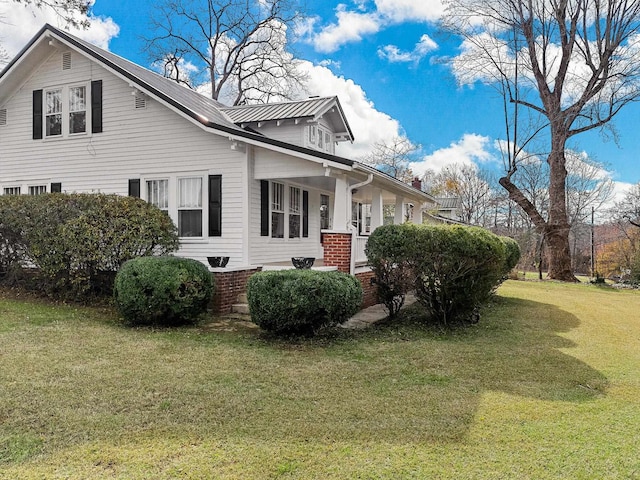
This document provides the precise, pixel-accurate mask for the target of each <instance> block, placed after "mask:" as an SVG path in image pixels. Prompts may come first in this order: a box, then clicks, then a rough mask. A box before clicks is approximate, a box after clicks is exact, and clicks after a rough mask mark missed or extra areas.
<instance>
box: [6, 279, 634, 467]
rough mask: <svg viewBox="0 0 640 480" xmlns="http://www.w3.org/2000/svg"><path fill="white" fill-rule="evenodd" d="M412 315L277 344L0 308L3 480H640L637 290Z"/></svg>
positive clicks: (524, 294)
mask: <svg viewBox="0 0 640 480" xmlns="http://www.w3.org/2000/svg"><path fill="white" fill-rule="evenodd" d="M417 316H418V314H417V313H416V311H415V310H411V309H409V310H407V311H406V312H405V314H404V317H403V319H402V321H401V322H398V323H395V324H384V323H383V324H379V325H376V326H374V327H372V328H370V329H369V330H367V331H344V332H339V333H337V334H334V335H325V336H322V337H321V338H319V339H315V340H300V341H297V342H294V343H286V342H283V341H277V340H274V339H271V338H269V337H267V336H265V335H263V334H261V333H260V332H259V331H258V330H257V329H255V328H252V327H251V326H250V325H247V324H243V323H238V322H230V321H224V320H220V319H212V321H211V322H210V323H208V324H206V325H204V326H203V327H201V328H191V329H180V330H177V331H168V330H156V331H153V330H144V329H141V330H131V329H126V328H123V327H120V326H118V325H117V323H116V322H115V316H114V313H113V312H112V311H110V310H109V309H85V308H79V307H74V306H51V305H48V304H46V303H44V302H38V301H26V300H21V299H8V298H7V295H4V296H3V295H2V294H0V478H2V479H5V478H6V479H11V480H13V479H20V480H22V479H47V480H48V479H88V478H118V479H173V478H180V479H183V478H192V479H207V478H212V479H227V478H228V479H252V478H259V479H262V478H264V479H267V478H299V479H313V478H317V479H351V478H357V479H375V478H388V479H402V478H417V479H425V478H427V479H430V478H438V479H439V478H451V479H483V478H486V479H536V480H538V479H547V478H567V479H605V478H606V479H616V478H619V479H633V478H640V459H639V455H638V449H639V448H640V447H639V445H640V429H639V427H638V426H639V425H640V292H633V291H615V290H611V289H606V288H598V287H595V286H591V285H563V284H558V283H553V282H533V281H528V282H515V281H509V282H506V283H505V284H504V285H503V286H502V287H501V288H500V290H499V295H498V296H497V298H496V299H495V301H494V302H493V303H492V305H491V306H490V307H489V308H488V309H487V310H485V311H484V312H483V317H482V319H481V322H480V324H478V325H477V326H473V327H469V328H465V329H462V330H458V331H456V332H453V333H451V332H443V331H440V330H438V329H434V328H432V329H427V328H422V327H419V326H417V325H416V323H415V321H416V318H417Z"/></svg>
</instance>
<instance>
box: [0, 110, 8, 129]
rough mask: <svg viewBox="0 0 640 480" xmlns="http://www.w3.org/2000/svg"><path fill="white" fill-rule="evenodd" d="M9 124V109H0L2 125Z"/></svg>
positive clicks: (0, 122) (0, 125) (0, 124)
mask: <svg viewBox="0 0 640 480" xmlns="http://www.w3.org/2000/svg"><path fill="white" fill-rule="evenodd" d="M6 124H7V109H6V108H2V109H0V127H4V126H5V125H6Z"/></svg>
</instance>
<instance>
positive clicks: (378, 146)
mask: <svg viewBox="0 0 640 480" xmlns="http://www.w3.org/2000/svg"><path fill="white" fill-rule="evenodd" d="M419 149H420V145H415V144H413V143H411V141H410V140H409V139H408V138H407V137H404V136H396V137H393V138H392V139H391V140H389V141H379V142H376V143H374V144H373V148H372V149H371V152H370V153H369V154H367V155H365V156H363V157H362V158H361V159H360V160H361V161H362V162H363V163H366V164H367V165H371V166H373V167H376V168H377V169H378V170H380V171H382V172H384V173H386V174H388V175H391V176H392V177H393V178H397V179H398V180H402V181H403V182H405V183H411V180H412V179H413V172H412V171H411V168H410V167H409V163H411V162H412V161H414V160H415V159H414V156H415V153H416V152H417V151H418V150H419Z"/></svg>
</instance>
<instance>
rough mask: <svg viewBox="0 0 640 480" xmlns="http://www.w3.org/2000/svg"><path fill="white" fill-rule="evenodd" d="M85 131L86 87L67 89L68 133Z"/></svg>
mask: <svg viewBox="0 0 640 480" xmlns="http://www.w3.org/2000/svg"><path fill="white" fill-rule="evenodd" d="M86 131H87V87H86V86H84V85H82V86H79V87H70V88H69V133H70V134H74V133H85V132H86Z"/></svg>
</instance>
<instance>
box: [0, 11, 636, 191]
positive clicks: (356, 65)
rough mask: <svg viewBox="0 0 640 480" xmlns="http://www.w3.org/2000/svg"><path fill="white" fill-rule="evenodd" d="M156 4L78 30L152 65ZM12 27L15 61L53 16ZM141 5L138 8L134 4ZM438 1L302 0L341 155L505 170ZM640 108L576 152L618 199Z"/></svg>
mask: <svg viewBox="0 0 640 480" xmlns="http://www.w3.org/2000/svg"><path fill="white" fill-rule="evenodd" d="M153 4H154V1H153V0H135V2H133V1H131V0H96V1H95V4H94V6H93V18H92V26H91V28H90V29H89V31H85V32H73V33H75V34H77V35H79V36H82V37H83V38H86V39H87V40H89V41H92V42H94V43H96V44H98V45H100V46H102V47H104V48H108V49H109V50H111V51H112V52H114V53H116V54H118V55H121V56H123V57H125V58H127V59H129V60H132V61H134V62H136V63H139V64H141V65H143V66H148V63H149V62H148V58H147V57H146V55H145V53H144V52H143V51H142V46H143V42H142V41H141V39H140V36H141V35H144V34H145V33H146V32H147V29H148V25H149V21H148V19H149V16H150V13H151V11H152V9H153V8H154V6H153ZM0 5H1V7H0V10H4V16H5V19H6V21H7V23H8V25H2V26H1V28H2V31H1V32H0V37H1V38H0V41H1V42H2V43H3V44H4V46H5V48H6V50H7V51H8V52H9V53H10V54H15V53H16V52H17V51H18V50H19V49H20V48H21V47H22V46H23V45H24V43H26V42H27V41H28V40H29V38H30V37H31V36H32V35H33V34H34V33H35V32H36V31H37V30H38V29H39V28H40V27H41V26H42V24H43V23H44V22H45V21H48V22H50V23H52V24H54V25H57V24H58V22H57V20H56V18H55V16H54V15H52V14H51V12H31V11H27V10H25V9H24V7H22V6H19V5H15V4H12V3H9V4H5V3H2V4H0ZM133 5H135V8H132V6H133ZM442 11H443V7H442V3H441V1H440V0H343V2H338V1H334V0H306V13H307V14H308V16H309V22H308V23H307V24H306V27H307V28H306V29H304V31H303V32H302V33H300V35H299V39H298V40H297V41H296V42H295V43H293V44H292V45H290V47H292V48H293V50H294V51H295V52H296V54H297V57H298V58H300V59H302V60H305V67H306V68H307V70H308V72H309V74H310V85H309V94H311V95H333V94H335V95H338V96H339V98H340V101H341V103H342V104H343V107H344V108H345V111H346V114H347V117H348V120H349V122H350V123H351V126H352V128H353V130H354V133H355V136H356V143H355V144H354V145H350V146H347V147H343V148H342V150H341V151H340V153H341V154H342V155H344V156H349V157H356V158H357V157H358V156H359V155H362V154H365V153H366V152H367V150H368V149H369V148H370V146H371V144H372V143H373V142H375V141H384V140H389V139H390V138H392V137H393V136H395V135H406V136H407V137H408V138H409V139H410V140H411V141H412V142H413V143H415V144H420V145H421V146H422V149H421V150H420V155H419V158H420V162H419V163H417V164H416V165H415V166H414V168H415V170H416V171H420V170H423V169H424V168H432V169H435V170H439V169H440V168H442V167H443V166H444V165H447V164H449V163H471V162H472V163H475V164H477V165H480V166H482V167H485V168H488V169H493V170H494V171H495V172H496V173H498V172H499V171H500V165H501V163H500V160H499V159H498V158H497V152H496V151H495V150H494V148H493V145H494V142H495V141H496V140H500V139H503V138H504V129H503V119H502V116H501V111H500V108H501V99H500V98H499V97H498V96H497V94H496V92H495V91H494V90H493V89H492V88H491V87H487V86H483V85H479V84H476V85H474V86H473V87H468V86H467V87H459V86H458V85H457V83H456V79H455V77H454V76H453V74H452V72H451V70H450V68H449V67H448V66H447V65H446V64H445V63H443V62H442V61H441V59H442V58H443V57H447V56H452V55H455V54H456V53H457V51H458V47H459V44H460V42H459V40H458V39H456V38H454V37H451V36H448V35H445V34H443V33H441V32H439V31H438V30H437V28H436V21H437V20H438V18H439V17H440V15H441V13H442ZM639 120H640V105H638V104H633V105H629V106H627V107H626V110H624V111H623V112H622V114H621V115H620V116H619V117H617V120H616V122H615V124H616V127H617V130H618V133H619V145H616V143H615V142H613V141H612V140H609V141H605V140H604V139H603V138H602V137H601V135H600V134H599V133H598V132H591V133H588V134H583V135H581V136H578V137H575V139H574V142H573V147H574V148H575V149H576V150H579V151H584V152H586V153H587V154H588V155H589V156H590V157H592V158H594V159H595V160H597V161H599V162H602V163H604V164H605V165H606V166H607V171H608V174H609V175H610V176H611V178H612V179H613V180H614V181H616V182H617V183H616V190H617V192H618V194H620V193H621V192H623V191H624V190H625V188H626V187H628V185H629V184H632V183H637V182H638V181H640V166H639V161H638V152H640V135H638V133H637V132H638V126H639V125H640V121H639Z"/></svg>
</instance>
